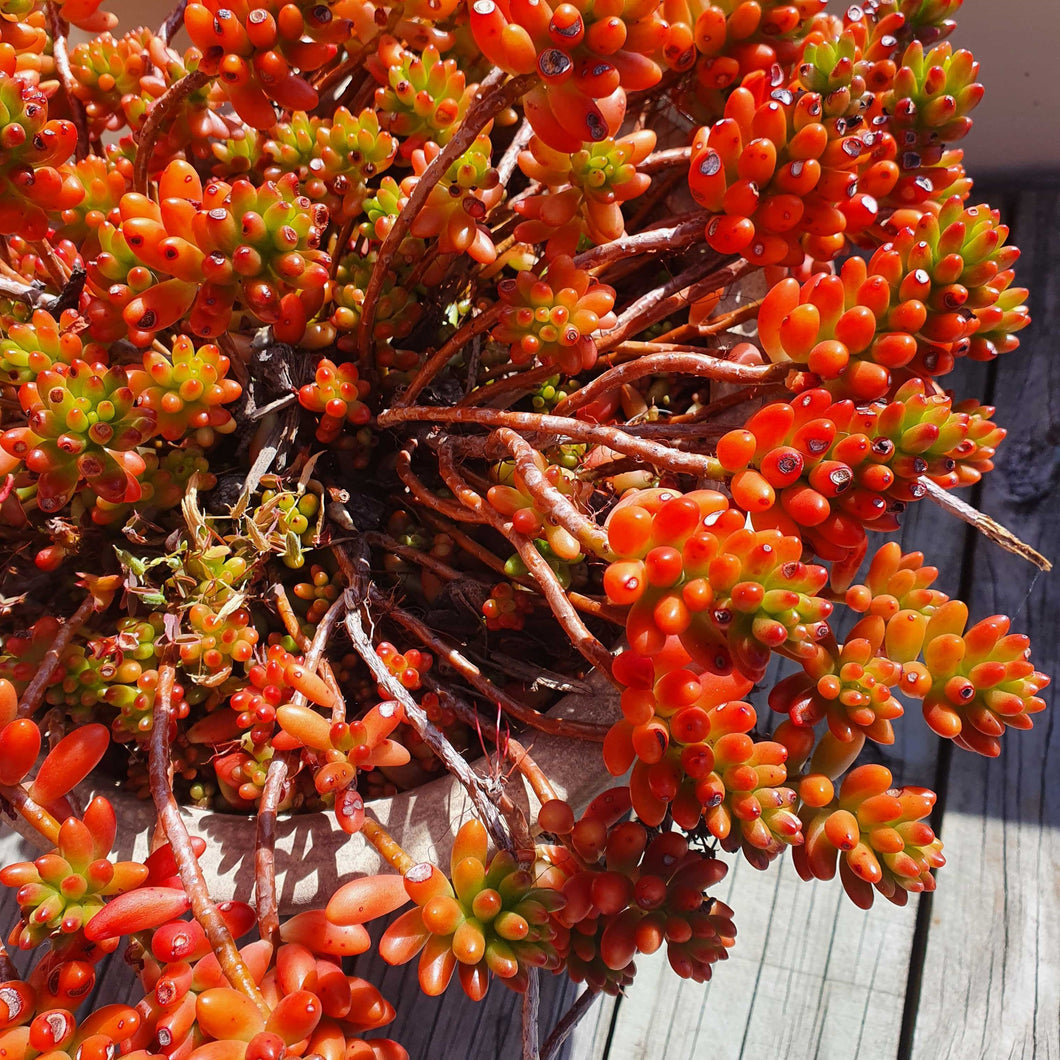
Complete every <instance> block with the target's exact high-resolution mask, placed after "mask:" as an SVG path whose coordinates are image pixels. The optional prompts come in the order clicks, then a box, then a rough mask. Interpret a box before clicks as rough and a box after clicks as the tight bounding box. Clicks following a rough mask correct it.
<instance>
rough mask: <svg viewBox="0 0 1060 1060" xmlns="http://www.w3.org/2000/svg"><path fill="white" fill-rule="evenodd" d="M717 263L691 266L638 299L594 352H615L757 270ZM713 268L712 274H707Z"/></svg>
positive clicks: (733, 262)
mask: <svg viewBox="0 0 1060 1060" xmlns="http://www.w3.org/2000/svg"><path fill="white" fill-rule="evenodd" d="M719 260H720V259H718V258H714V259H711V260H710V261H709V262H701V263H699V264H698V265H693V266H691V267H690V268H688V269H685V271H684V272H682V273H680V274H678V275H677V276H675V277H674V278H673V279H672V280H670V281H669V282H668V283H665V284H663V286H662V287H659V288H657V289H656V290H654V291H649V292H648V294H646V295H644V296H643V297H642V298H638V299H637V301H636V302H634V303H633V304H632V305H631V306H629V307H628V308H627V309H625V310H623V312H622V315H621V316H620V317H619V318H618V323H617V324H616V325H615V326H614V327H613V328H612V329H611V330H610V331H609V332H608V333H607V334H606V335H605V336H604V337H603V338H602V339H601V340H600V341H599V342H598V343H597V344H596V345H597V348H598V349H599V350H601V351H604V350H611V349H614V347H615V346H617V345H619V343H624V342H625V341H626V340H627V339H629V338H632V337H633V336H634V335H637V334H639V333H640V332H641V331H643V330H644V329H645V328H647V327H650V326H651V325H652V324H654V323H655V322H656V321H657V320H663V319H665V318H666V317H668V316H669V315H670V314H671V313H676V312H677V311H678V310H680V309H684V307H685V306H687V305H688V304H689V303H690V302H694V301H695V300H696V299H697V298H702V297H703V296H704V295H708V294H710V293H711V292H712V291H717V290H719V289H720V288H723V287H727V286H728V285H729V284H730V283H732V282H733V280H736V279H738V278H739V277H741V276H745V275H746V274H747V273H749V272H752V271H753V270H754V269H756V268H758V266H757V265H750V264H748V262H746V261H744V260H743V259H742V258H738V259H735V260H730V261H729V262H728V263H727V264H725V265H723V266H722V267H721V268H714V266H715V265H717V263H718V261H719ZM712 268H713V271H709V270H710V269H712ZM704 273H706V275H704Z"/></svg>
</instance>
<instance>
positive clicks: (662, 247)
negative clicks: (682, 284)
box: [574, 210, 713, 270]
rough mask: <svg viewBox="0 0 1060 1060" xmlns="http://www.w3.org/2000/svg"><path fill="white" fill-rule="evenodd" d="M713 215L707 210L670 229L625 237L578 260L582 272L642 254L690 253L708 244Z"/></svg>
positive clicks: (577, 258) (576, 259) (587, 252)
mask: <svg viewBox="0 0 1060 1060" xmlns="http://www.w3.org/2000/svg"><path fill="white" fill-rule="evenodd" d="M712 216H713V214H711V213H708V212H707V211H706V210H704V211H702V212H701V213H696V214H693V215H691V216H690V217H686V218H685V219H683V220H681V221H679V222H678V223H677V224H674V225H671V226H669V227H667V228H649V229H646V230H645V231H643V232H637V233H635V234H634V235H625V236H621V237H619V238H618V239H614V240H612V241H611V242H610V243H604V244H603V245H602V246H599V247H593V249H592V250H587V251H585V252H584V253H583V254H579V255H578V256H577V257H576V258H575V259H574V264H575V265H576V266H577V267H578V268H579V269H590V270H591V269H601V268H603V267H604V266H605V265H609V264H611V262H614V261H623V260H625V259H626V258H630V257H634V256H636V255H639V254H664V253H667V252H670V251H675V250H686V249H687V248H688V247H690V246H693V245H694V244H696V243H703V242H705V240H706V230H707V221H709V220H710V218H711V217H712Z"/></svg>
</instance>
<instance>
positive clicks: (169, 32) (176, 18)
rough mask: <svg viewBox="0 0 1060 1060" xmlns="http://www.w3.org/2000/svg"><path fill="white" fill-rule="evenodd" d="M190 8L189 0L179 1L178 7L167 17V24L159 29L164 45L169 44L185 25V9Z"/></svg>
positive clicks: (163, 24)
mask: <svg viewBox="0 0 1060 1060" xmlns="http://www.w3.org/2000/svg"><path fill="white" fill-rule="evenodd" d="M187 6H188V0H177V3H176V6H175V7H174V8H173V10H172V11H170V13H169V14H168V15H167V16H166V20H165V22H163V23H162V25H161V26H159V27H158V36H159V37H160V38H161V39H162V43H163V44H169V42H170V41H171V40H172V39H173V38H174V37H175V36H176V35H177V31H178V30H179V29H180V27H181V26H183V25H184V9H185V8H186V7H187Z"/></svg>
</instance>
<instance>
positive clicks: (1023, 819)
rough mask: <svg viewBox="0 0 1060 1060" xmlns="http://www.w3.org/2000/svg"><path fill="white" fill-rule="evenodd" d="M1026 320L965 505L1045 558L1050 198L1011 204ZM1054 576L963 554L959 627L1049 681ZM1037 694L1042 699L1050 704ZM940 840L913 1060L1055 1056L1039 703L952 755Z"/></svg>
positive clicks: (1058, 919)
mask: <svg viewBox="0 0 1060 1060" xmlns="http://www.w3.org/2000/svg"><path fill="white" fill-rule="evenodd" d="M1013 220H1014V229H1015V241H1016V242H1017V243H1018V244H1019V245H1020V246H1021V247H1022V249H1023V251H1024V256H1023V259H1022V260H1021V262H1020V265H1019V267H1018V276H1019V277H1020V278H1021V281H1022V282H1023V283H1024V284H1026V285H1027V286H1029V287H1031V289H1032V295H1031V303H1030V304H1031V311H1032V314H1033V316H1034V318H1035V322H1034V324H1032V326H1031V329H1030V332H1029V333H1027V332H1025V335H1027V336H1028V337H1027V339H1025V341H1024V346H1023V348H1022V349H1021V350H1019V351H1017V352H1016V353H1014V354H1011V355H1009V357H1007V358H1005V359H1003V360H1002V361H1001V362H1000V363H999V365H998V369H997V383H996V388H995V394H994V399H993V403H994V404H996V405H997V406H998V415H997V418H998V420H999V421H1000V422H1002V423H1003V424H1005V425H1006V426H1007V427H1008V429H1009V435H1008V438H1007V439H1006V441H1005V443H1004V446H1003V448H1002V450H1001V452H1000V454H999V461H998V467H997V469H996V470H995V471H994V473H993V474H992V475H990V476H988V478H987V479H986V481H985V486H984V489H983V492H982V498H981V500H980V505H981V507H982V508H983V509H984V510H985V511H987V512H988V513H989V514H990V515H993V516H994V517H995V518H997V519H999V520H1000V521H1001V522H1003V523H1004V524H1006V525H1007V526H1009V527H1010V528H1012V529H1013V530H1015V531H1016V532H1017V533H1018V534H1019V535H1020V536H1021V537H1023V538H1024V539H1025V540H1027V541H1028V542H1029V543H1030V544H1032V545H1034V546H1035V547H1037V548H1038V549H1040V550H1041V551H1043V552H1045V553H1046V554H1047V555H1049V556H1050V557H1051V558H1053V559H1056V558H1060V523H1058V519H1057V514H1058V512H1057V503H1056V483H1057V471H1058V459H1057V449H1056V445H1057V441H1058V439H1060V368H1058V365H1057V360H1056V354H1055V342H1056V339H1055V336H1056V333H1057V329H1058V328H1060V253H1058V248H1057V246H1056V243H1055V233H1056V231H1057V230H1058V226H1060V192H1058V191H1057V190H1056V189H1055V188H1054V189H1052V190H1044V191H1040V192H1035V193H1030V194H1025V195H1023V196H1022V197H1021V199H1020V202H1019V206H1018V210H1017V212H1016V213H1015V215H1014V216H1013ZM1056 585H1057V582H1056V575H1055V573H1054V574H1051V575H1046V576H1044V577H1042V578H1041V579H1037V578H1036V575H1035V571H1034V569H1033V568H1031V567H1030V566H1029V565H1028V564H1026V563H1021V562H1020V561H1019V560H1017V559H1015V558H1014V557H1012V556H1009V555H1007V554H1006V553H1003V552H1001V551H1000V550H998V549H997V548H995V547H994V546H993V545H991V544H990V543H989V542H986V541H980V542H977V544H976V549H975V565H974V577H973V579H972V592H971V599H970V600H969V601H968V603H969V606H970V607H971V611H972V619H973V620H975V619H978V618H981V617H985V616H986V615H990V614H996V613H1005V614H1009V615H1015V616H1016V617H1015V621H1014V622H1013V630H1014V631H1016V632H1025V633H1029V634H1030V636H1031V639H1032V658H1033V660H1034V662H1035V664H1036V666H1037V668H1038V669H1040V670H1043V671H1044V672H1046V673H1050V674H1052V675H1054V676H1055V675H1056V674H1057V672H1058V669H1060V667H1058V663H1060V658H1058V656H1060V651H1058V639H1060V638H1058V636H1057V632H1058V630H1057V602H1058V601H1057V595H1056ZM1051 692H1052V689H1047V690H1046V695H1047V698H1051V699H1053V700H1054V701H1055V694H1054V695H1052V696H1050V695H1049V693H1051ZM941 834H942V837H943V840H944V842H945V843H946V854H947V857H948V859H949V860H948V864H947V865H946V867H945V868H944V869H942V870H941V871H940V873H939V889H938V891H937V892H936V893H935V895H934V897H933V900H932V909H931V928H930V931H929V933H928V937H927V951H926V958H925V963H924V978H923V990H922V995H921V1003H920V1009H919V1012H918V1014H917V1020H916V1025H915V1037H914V1039H913V1043H912V1054H911V1055H912V1056H913V1057H914V1058H921V1057H923V1058H928V1057H930V1058H932V1060H936V1058H944V1057H961V1058H962V1060H964V1058H975V1057H981V1058H983V1060H986V1058H991V1060H992V1058H994V1057H1055V1056H1057V1055H1060V967H1058V965H1060V734H1058V732H1057V726H1056V716H1055V702H1054V704H1053V706H1052V707H1051V709H1050V711H1049V712H1047V713H1046V714H1044V715H1038V718H1037V720H1036V725H1035V728H1034V729H1033V730H1032V731H1031V732H1011V733H1010V734H1009V735H1008V736H1006V737H1005V739H1004V741H1003V748H1002V753H1001V757H1000V758H999V759H996V760H989V759H983V758H980V757H978V756H975V755H968V754H965V753H964V752H961V751H958V750H955V751H954V755H953V760H952V768H951V772H950V777H949V785H948V791H947V795H946V808H945V812H944V815H943V822H942V829H941Z"/></svg>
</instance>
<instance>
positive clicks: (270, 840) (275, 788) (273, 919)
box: [254, 754, 290, 946]
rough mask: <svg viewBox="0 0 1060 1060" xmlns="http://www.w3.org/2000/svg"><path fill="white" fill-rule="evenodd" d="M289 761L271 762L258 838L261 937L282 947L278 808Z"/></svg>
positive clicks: (282, 757)
mask: <svg viewBox="0 0 1060 1060" xmlns="http://www.w3.org/2000/svg"><path fill="white" fill-rule="evenodd" d="M289 758H290V756H289V754H280V755H277V756H276V757H275V758H273V760H272V761H271V762H270V763H269V771H268V773H267V774H266V776H265V786H264V787H263V788H262V789H261V803H260V804H259V806H258V819H257V825H256V830H255V835H254V898H255V901H256V902H257V908H258V930H259V931H260V932H261V937H262V938H263V939H267V940H268V941H269V942H271V943H272V944H273V946H279V945H280V912H279V906H278V905H277V902H276V808H277V807H278V806H279V805H280V799H281V798H282V797H283V787H284V784H286V783H287V776H288V772H289Z"/></svg>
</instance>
